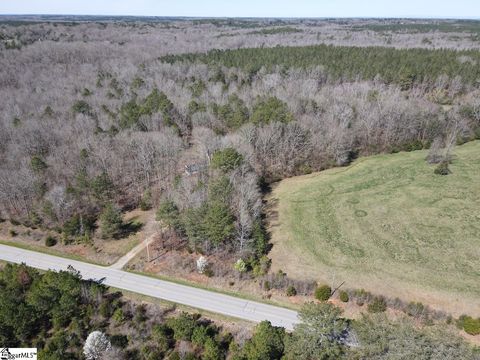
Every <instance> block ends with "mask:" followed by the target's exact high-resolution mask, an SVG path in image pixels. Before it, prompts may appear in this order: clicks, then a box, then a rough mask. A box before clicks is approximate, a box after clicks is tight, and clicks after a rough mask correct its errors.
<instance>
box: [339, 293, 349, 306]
mask: <svg viewBox="0 0 480 360" xmlns="http://www.w3.org/2000/svg"><path fill="white" fill-rule="evenodd" d="M348 300H349V297H348V293H347V292H346V291H343V290H342V291H340V301H342V302H345V303H346V302H348Z"/></svg>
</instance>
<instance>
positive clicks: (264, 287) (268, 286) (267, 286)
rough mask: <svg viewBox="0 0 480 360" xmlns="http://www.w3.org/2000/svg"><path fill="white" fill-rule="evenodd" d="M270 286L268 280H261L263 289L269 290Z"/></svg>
mask: <svg viewBox="0 0 480 360" xmlns="http://www.w3.org/2000/svg"><path fill="white" fill-rule="evenodd" d="M271 288H272V284H270V281H268V280H266V281H264V282H263V290H265V291H270V289H271Z"/></svg>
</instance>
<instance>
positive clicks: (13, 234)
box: [8, 229, 18, 237]
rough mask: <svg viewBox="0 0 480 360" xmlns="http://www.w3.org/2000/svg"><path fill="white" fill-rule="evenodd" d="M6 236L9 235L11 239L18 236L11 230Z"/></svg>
mask: <svg viewBox="0 0 480 360" xmlns="http://www.w3.org/2000/svg"><path fill="white" fill-rule="evenodd" d="M8 234H9V235H10V236H11V237H15V236H17V235H18V234H17V232H16V231H15V230H13V229H10V230H8Z"/></svg>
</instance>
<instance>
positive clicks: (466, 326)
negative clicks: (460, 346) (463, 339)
mask: <svg viewBox="0 0 480 360" xmlns="http://www.w3.org/2000/svg"><path fill="white" fill-rule="evenodd" d="M457 325H458V326H459V327H460V328H462V329H463V330H464V331H465V332H466V333H467V334H469V335H479V334H480V318H478V319H474V318H472V317H471V316H466V315H462V316H460V318H459V319H458V322H457Z"/></svg>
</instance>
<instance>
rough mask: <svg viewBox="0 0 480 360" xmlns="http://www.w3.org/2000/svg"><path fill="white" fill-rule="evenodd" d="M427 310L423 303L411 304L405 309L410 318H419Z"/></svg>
mask: <svg viewBox="0 0 480 360" xmlns="http://www.w3.org/2000/svg"><path fill="white" fill-rule="evenodd" d="M425 310H426V308H425V305H423V304H422V303H421V302H410V303H409V304H408V305H407V307H406V308H405V313H406V314H407V315H409V316H412V317H415V318H418V317H420V316H421V315H422V314H423V313H424V312H425Z"/></svg>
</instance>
